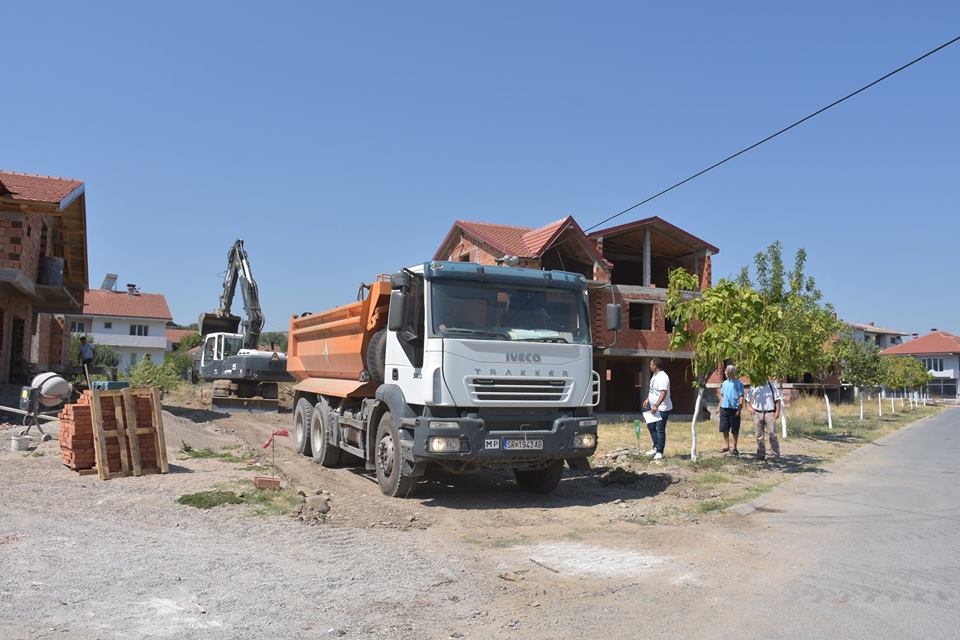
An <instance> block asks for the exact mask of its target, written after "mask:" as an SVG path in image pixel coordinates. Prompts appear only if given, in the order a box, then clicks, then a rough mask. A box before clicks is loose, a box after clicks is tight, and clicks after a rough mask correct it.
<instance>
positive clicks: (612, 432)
mask: <svg viewBox="0 0 960 640" xmlns="http://www.w3.org/2000/svg"><path fill="white" fill-rule="evenodd" d="M864 409H865V411H864V420H863V421H861V420H860V405H859V404H843V405H839V406H836V405H835V406H834V407H833V412H832V413H833V429H830V428H829V427H828V424H827V413H826V406H825V404H824V402H823V399H822V398H816V397H806V398H801V399H799V400H797V401H795V402H794V403H793V404H792V405H791V406H789V407H788V408H787V436H788V437H787V438H786V439H782V438H781V442H780V445H781V453H782V457H781V459H780V460H778V461H775V462H773V461H769V460H768V461H767V462H761V461H758V460H756V458H755V455H754V454H755V452H756V437H755V432H754V426H753V421H752V418H751V416H750V415H749V414H748V413H744V416H743V426H742V427H741V431H740V442H739V449H740V452H741V455H740V456H731V455H724V454H721V453H720V449H721V448H722V447H723V437H722V435H721V434H720V432H719V422H718V421H717V420H711V421H702V422H698V423H697V451H698V459H697V460H696V461H695V462H694V461H692V460H691V457H690V440H691V439H690V421H689V420H671V421H670V422H668V424H667V447H666V452H665V453H666V457H665V459H664V460H663V462H653V461H652V460H650V459H648V458H647V457H646V456H644V455H642V454H641V455H635V454H630V455H626V456H621V457H618V458H610V457H607V456H606V455H605V454H606V453H608V452H610V451H612V450H615V449H622V448H633V447H637V446H638V439H637V437H636V435H635V432H634V424H633V423H621V424H612V425H600V429H599V448H598V451H597V455H596V456H595V457H594V466H608V467H610V466H613V467H622V468H623V469H624V471H630V472H634V473H642V472H646V473H657V474H667V475H669V476H670V477H671V478H672V482H673V484H672V485H671V486H670V488H669V489H668V491H666V492H664V494H663V495H662V496H658V498H657V499H656V501H657V502H658V503H662V504H661V505H660V506H661V511H663V510H664V509H667V508H668V507H669V508H670V509H671V510H673V512H674V513H675V516H674V517H673V518H659V520H660V521H664V520H667V521H669V520H671V519H679V518H689V517H690V514H698V515H702V514H711V513H716V512H718V511H722V510H723V509H725V508H727V507H729V506H731V505H734V504H738V503H740V502H744V501H747V500H751V499H753V498H756V497H758V496H759V495H761V494H763V493H765V492H767V491H769V490H770V489H772V488H773V487H775V486H777V485H778V484H780V483H781V482H783V481H784V480H785V479H786V478H788V477H789V475H790V474H795V473H822V472H823V467H824V466H825V465H826V464H827V463H828V462H830V461H831V460H835V459H837V458H839V457H842V456H844V455H846V454H847V453H849V452H850V451H852V450H853V449H856V448H858V447H860V446H862V445H863V444H866V443H868V442H872V441H874V440H876V439H878V438H881V437H883V436H885V435H888V434H890V433H893V432H894V431H896V430H898V429H900V428H901V427H903V426H905V425H907V424H909V423H911V422H914V421H916V420H918V419H920V418H923V417H926V416H930V415H934V414H936V413H938V412H939V411H940V410H941V409H940V407H934V406H928V407H923V406H918V407H915V408H913V409H911V408H910V405H909V403H906V405H905V406H904V407H901V403H900V401H897V404H896V413H891V412H890V402H889V400H887V401H885V403H884V408H883V417H880V416H879V415H878V412H877V403H876V399H874V400H873V401H872V402H867V403H866V404H865V406H864ZM777 432H778V434H779V432H780V424H779V421H778V424H777ZM639 435H640V437H639V448H640V449H641V450H646V449H649V448H650V435H649V432H648V431H647V428H646V425H643V424H641V425H640V434H639ZM767 452H768V453H769V446H768V451H767Z"/></svg>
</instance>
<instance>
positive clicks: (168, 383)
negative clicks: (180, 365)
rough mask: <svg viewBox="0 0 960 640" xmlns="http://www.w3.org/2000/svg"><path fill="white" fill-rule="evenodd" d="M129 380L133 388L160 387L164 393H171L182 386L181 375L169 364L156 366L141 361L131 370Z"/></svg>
mask: <svg viewBox="0 0 960 640" xmlns="http://www.w3.org/2000/svg"><path fill="white" fill-rule="evenodd" d="M128 380H129V381H130V386H131V387H160V388H161V389H163V390H164V391H171V390H173V389H176V388H177V387H178V386H180V383H181V382H182V380H181V379H180V373H179V372H178V371H177V370H176V368H175V367H174V366H173V365H172V364H171V363H170V362H169V361H164V363H163V364H156V363H154V362H152V361H150V360H146V359H144V360H141V361H140V362H139V363H138V364H137V365H136V366H134V367H132V368H131V369H130V373H129V374H128Z"/></svg>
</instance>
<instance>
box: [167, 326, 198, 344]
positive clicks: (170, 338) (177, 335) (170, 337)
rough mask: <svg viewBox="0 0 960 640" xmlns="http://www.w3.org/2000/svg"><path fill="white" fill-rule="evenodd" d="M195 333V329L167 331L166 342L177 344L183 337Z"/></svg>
mask: <svg viewBox="0 0 960 640" xmlns="http://www.w3.org/2000/svg"><path fill="white" fill-rule="evenodd" d="M196 332H197V331H196V330H195V329H167V331H166V333H167V342H169V343H171V344H179V343H180V341H181V340H183V339H184V337H186V336H188V335H190V334H191V333H196Z"/></svg>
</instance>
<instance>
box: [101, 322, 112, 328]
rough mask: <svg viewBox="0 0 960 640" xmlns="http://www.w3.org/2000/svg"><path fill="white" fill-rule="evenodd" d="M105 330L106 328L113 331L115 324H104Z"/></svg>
mask: <svg viewBox="0 0 960 640" xmlns="http://www.w3.org/2000/svg"><path fill="white" fill-rule="evenodd" d="M103 328H104V329H113V323H112V322H104V323H103Z"/></svg>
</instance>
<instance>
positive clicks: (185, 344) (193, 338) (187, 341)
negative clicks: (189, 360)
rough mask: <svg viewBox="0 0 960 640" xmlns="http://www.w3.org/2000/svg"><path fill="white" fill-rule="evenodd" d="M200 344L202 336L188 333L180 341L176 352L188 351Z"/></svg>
mask: <svg viewBox="0 0 960 640" xmlns="http://www.w3.org/2000/svg"><path fill="white" fill-rule="evenodd" d="M202 343H203V336H201V335H200V334H199V333H188V334H187V335H185V336H183V337H182V338H181V339H180V346H179V347H177V351H189V350H190V349H193V348H194V347H195V346H197V345H198V344H202Z"/></svg>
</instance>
